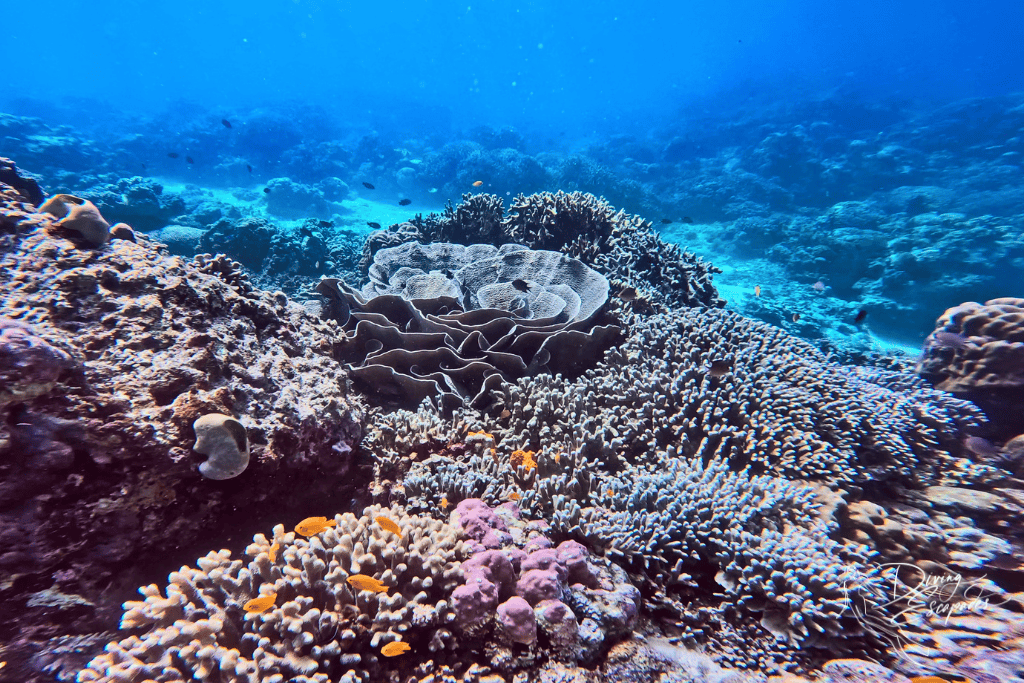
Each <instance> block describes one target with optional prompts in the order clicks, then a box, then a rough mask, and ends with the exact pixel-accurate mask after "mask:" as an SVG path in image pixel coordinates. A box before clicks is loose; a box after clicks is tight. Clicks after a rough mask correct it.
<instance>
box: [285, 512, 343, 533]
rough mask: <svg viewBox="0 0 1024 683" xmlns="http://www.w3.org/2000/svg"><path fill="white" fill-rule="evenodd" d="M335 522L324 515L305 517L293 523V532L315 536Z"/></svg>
mask: <svg viewBox="0 0 1024 683" xmlns="http://www.w3.org/2000/svg"><path fill="white" fill-rule="evenodd" d="M337 524H338V523H337V522H335V521H334V520H333V519H327V518H326V517H307V518H306V519H304V520H302V521H301V522H299V523H298V524H296V525H295V533H297V534H302V535H303V536H316V535H317V534H319V533H320V532H322V531H326V530H327V529H329V528H330V527H332V526H336V525H337Z"/></svg>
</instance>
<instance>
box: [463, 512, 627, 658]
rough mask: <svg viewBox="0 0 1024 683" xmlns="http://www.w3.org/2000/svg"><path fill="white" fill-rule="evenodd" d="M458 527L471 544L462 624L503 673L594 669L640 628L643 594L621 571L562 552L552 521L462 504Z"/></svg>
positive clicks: (583, 552) (571, 548)
mask: <svg viewBox="0 0 1024 683" xmlns="http://www.w3.org/2000/svg"><path fill="white" fill-rule="evenodd" d="M452 523H453V524H456V525H458V526H459V527H461V528H462V529H463V532H464V533H465V534H466V536H468V537H469V539H470V540H469V541H468V542H467V546H468V547H469V548H470V552H471V555H470V557H469V559H467V560H466V561H465V562H463V563H462V575H463V579H464V583H462V585H460V586H459V587H457V588H456V589H455V590H454V591H453V592H452V604H453V605H454V608H455V623H456V625H457V626H458V627H459V628H460V629H461V631H462V632H463V633H465V634H466V636H467V637H468V638H469V639H470V640H471V641H481V640H485V639H487V638H488V637H489V636H490V635H491V634H494V636H496V638H497V641H498V645H497V646H492V647H490V648H486V651H487V653H488V655H489V657H490V664H491V666H493V667H494V668H495V669H497V670H506V671H507V670H514V669H516V668H518V667H519V666H523V665H526V664H532V663H534V662H535V661H536V660H538V659H540V658H541V653H543V652H544V651H545V650H549V652H548V653H547V654H546V655H545V657H544V658H548V657H554V658H555V659H557V660H558V661H562V662H573V663H579V664H582V665H586V666H593V665H595V664H597V663H598V661H599V658H600V656H601V655H603V654H604V653H605V652H606V651H607V650H608V648H609V647H610V646H611V645H612V644H613V643H614V642H615V641H616V640H618V639H620V638H622V637H624V636H626V635H627V634H628V633H629V632H630V631H631V629H632V627H633V626H634V624H635V622H636V619H637V616H638V614H639V608H640V604H639V603H640V591H638V590H637V589H636V588H635V587H634V586H633V585H632V584H631V583H630V582H629V579H628V577H627V576H626V573H625V572H624V571H623V570H622V569H621V568H619V567H618V566H616V565H614V564H612V563H610V562H608V561H606V560H601V559H599V558H596V557H593V556H591V555H590V553H589V552H588V551H587V549H586V548H585V547H584V546H582V545H580V544H579V543H577V542H575V541H571V540H569V541H563V542H562V543H560V544H558V545H557V546H555V544H554V543H553V542H552V540H551V538H550V530H549V527H548V525H547V524H546V523H545V522H541V521H531V522H528V521H526V520H524V519H523V518H522V515H521V514H520V510H519V507H518V506H517V505H516V504H515V503H512V502H508V503H504V504H503V505H500V506H498V507H497V508H495V509H491V508H490V507H488V506H487V505H486V504H485V503H484V502H483V501H481V500H480V499H478V498H467V499H465V500H462V501H461V502H459V504H458V505H457V506H456V507H455V510H454V512H453V513H452Z"/></svg>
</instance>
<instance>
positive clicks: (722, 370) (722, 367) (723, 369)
mask: <svg viewBox="0 0 1024 683" xmlns="http://www.w3.org/2000/svg"><path fill="white" fill-rule="evenodd" d="M730 370H732V363H731V362H730V361H727V360H723V359H721V358H716V359H715V360H713V361H711V364H710V365H708V374H709V375H711V376H712V377H722V376H723V375H725V374H726V373H728V372H729V371H730Z"/></svg>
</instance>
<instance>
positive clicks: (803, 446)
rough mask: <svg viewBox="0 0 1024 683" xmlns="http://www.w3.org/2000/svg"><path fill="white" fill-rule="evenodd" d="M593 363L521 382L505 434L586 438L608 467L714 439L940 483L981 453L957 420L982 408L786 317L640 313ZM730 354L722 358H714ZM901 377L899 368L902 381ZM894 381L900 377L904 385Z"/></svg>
mask: <svg viewBox="0 0 1024 683" xmlns="http://www.w3.org/2000/svg"><path fill="white" fill-rule="evenodd" d="M626 324H627V325H628V327H629V328H630V330H631V332H630V335H629V337H628V338H627V339H626V340H625V341H624V342H623V343H622V344H620V345H618V346H616V347H615V348H614V349H612V350H611V351H609V353H608V354H607V356H606V358H605V359H604V360H603V361H602V362H601V363H600V364H599V365H598V366H597V367H595V368H594V369H593V370H591V371H588V372H587V373H586V374H585V375H584V376H582V377H580V378H578V379H576V380H574V381H568V380H566V379H565V378H555V377H547V376H538V377H529V378H525V379H522V380H520V381H519V382H518V383H516V384H510V385H508V387H507V388H506V390H505V395H504V397H503V398H499V399H498V400H497V404H498V405H499V406H501V407H502V408H503V409H505V410H508V411H509V415H508V417H507V418H506V419H505V421H504V422H501V423H499V424H500V427H498V428H496V430H495V431H496V433H498V434H500V435H501V437H502V442H503V443H511V444H515V446H516V447H520V448H529V449H532V450H540V449H542V448H546V447H549V446H555V447H562V446H564V445H571V444H579V446H580V448H581V449H582V452H583V454H584V455H586V456H587V457H588V458H590V459H591V460H597V461H600V462H602V463H604V464H605V466H607V467H611V468H613V469H614V468H618V467H621V466H622V465H624V464H627V463H628V464H642V463H647V464H651V465H657V464H658V463H659V462H660V458H661V457H662V455H661V454H663V453H664V452H665V451H666V450H668V449H671V450H672V452H673V453H675V454H678V455H679V456H682V457H688V456H691V455H692V454H693V453H695V452H696V451H697V449H698V447H701V444H702V443H703V442H704V441H705V440H707V441H708V442H709V447H710V450H707V449H705V452H706V453H708V454H710V453H711V452H714V451H715V450H716V449H717V448H718V447H719V446H720V445H721V446H722V447H724V449H725V452H726V453H728V457H729V460H730V463H731V465H732V466H733V467H734V468H735V469H741V468H743V467H746V466H750V467H751V469H752V470H753V471H754V472H755V473H770V474H775V475H781V476H787V477H792V478H800V479H812V480H821V481H837V482H865V481H879V480H886V479H903V480H905V481H919V482H932V483H937V482H938V481H939V480H943V479H945V478H950V477H954V476H956V475H957V473H958V472H959V471H960V470H961V469H965V468H966V469H967V470H970V472H972V473H975V470H974V469H972V468H971V466H972V463H971V462H970V460H969V459H967V458H965V457H963V456H964V455H965V453H964V449H963V447H962V445H961V444H960V443H959V442H958V438H957V436H956V434H957V433H958V432H959V431H960V430H965V429H968V428H971V427H975V426H978V425H980V424H981V423H982V422H983V421H984V416H983V415H982V413H981V411H979V410H978V409H977V408H976V407H974V406H973V405H972V404H971V403H969V402H967V401H961V400H957V399H953V398H951V397H950V396H948V395H947V394H944V393H942V392H939V391H935V390H932V389H930V388H929V387H928V385H927V384H926V383H925V382H923V381H921V380H920V379H917V378H915V377H913V376H912V375H899V376H898V377H897V378H893V377H890V376H888V375H885V374H884V373H874V374H873V373H868V372H860V371H857V370H855V369H851V368H848V367H844V366H841V365H839V364H837V363H834V362H831V361H829V360H828V359H827V358H826V357H825V356H824V355H822V354H821V353H820V352H818V351H817V350H816V349H814V348H813V347H812V346H810V345H809V344H807V343H806V342H803V341H801V340H799V339H797V338H795V337H791V336H789V335H788V334H786V333H785V332H783V331H782V330H779V329H778V328H775V327H771V326H768V325H765V324H763V323H758V322H755V321H751V320H749V319H746V318H743V317H741V316H739V315H736V314H735V313H731V312H727V311H720V310H715V309H683V310H679V311H674V312H672V313H667V314H659V315H654V316H650V317H645V318H639V317H636V318H633V319H630V320H628V321H626ZM716 364H718V365H719V366H720V367H723V368H725V371H724V372H721V373H719V372H718V371H713V367H712V366H713V365H716ZM897 379H898V380H899V382H897ZM890 385H892V388H890Z"/></svg>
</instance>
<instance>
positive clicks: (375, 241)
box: [360, 192, 724, 307]
mask: <svg viewBox="0 0 1024 683" xmlns="http://www.w3.org/2000/svg"><path fill="white" fill-rule="evenodd" d="M408 241H427V242H433V241H445V242H460V243H463V244H473V243H479V242H484V243H488V244H492V245H494V246H500V245H502V244H505V243H508V242H514V243H519V244H525V245H526V246H528V247H529V248H530V249H545V250H548V249H550V250H558V251H561V252H563V253H565V254H567V255H569V256H571V257H573V258H577V259H579V260H580V261H582V262H583V263H585V264H586V265H588V266H590V267H592V268H594V269H595V270H597V271H598V272H600V273H602V274H603V275H605V276H606V277H608V278H609V279H610V280H614V281H616V282H617V283H618V284H619V286H620V288H625V287H632V288H634V289H640V290H644V291H646V292H648V293H649V295H650V296H651V297H652V298H653V299H654V300H655V301H657V302H658V303H661V304H663V305H669V306H713V307H717V306H722V305H724V301H723V300H722V299H721V298H719V296H718V292H717V290H716V289H715V287H714V285H713V284H712V282H711V276H712V274H713V273H715V272H720V271H718V270H717V269H716V268H715V267H714V266H712V265H711V264H709V263H706V262H705V261H704V260H703V259H701V258H699V257H698V256H696V255H695V254H692V253H690V252H685V251H682V250H680V249H679V247H677V246H675V245H672V244H669V243H667V242H665V241H663V240H662V239H661V238H660V237H659V236H658V235H657V233H655V232H654V230H653V229H652V227H651V224H650V222H649V221H645V220H644V219H642V218H640V217H638V216H631V215H629V214H627V213H626V212H624V211H615V209H613V208H612V207H611V205H609V204H608V203H607V202H605V201H604V200H602V199H598V198H597V197H595V196H593V195H590V194H584V193H582V192H572V193H569V194H566V193H564V192H556V193H551V192H541V193H537V194H533V195H529V196H525V195H518V196H517V197H516V198H515V201H513V203H512V205H511V206H510V207H509V210H508V215H507V216H505V215H504V210H503V202H502V201H501V199H500V198H499V197H495V196H493V195H468V194H467V195H463V197H462V203H461V204H460V205H459V206H458V207H452V206H451V205H450V204H449V205H448V207H447V208H446V209H445V212H444V213H443V214H441V215H436V214H432V215H430V216H428V217H427V218H417V219H416V220H414V221H412V222H410V223H403V224H400V225H396V226H392V227H391V228H388V229H387V230H385V231H378V232H377V233H374V235H372V236H371V237H370V238H369V239H368V240H367V241H366V245H365V246H364V249H363V257H362V260H361V262H360V263H361V265H362V266H363V267H365V268H369V265H370V263H371V262H372V259H373V257H374V254H375V253H376V251H377V250H379V249H382V248H385V247H389V246H395V245H396V244H401V243H403V242H408Z"/></svg>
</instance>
